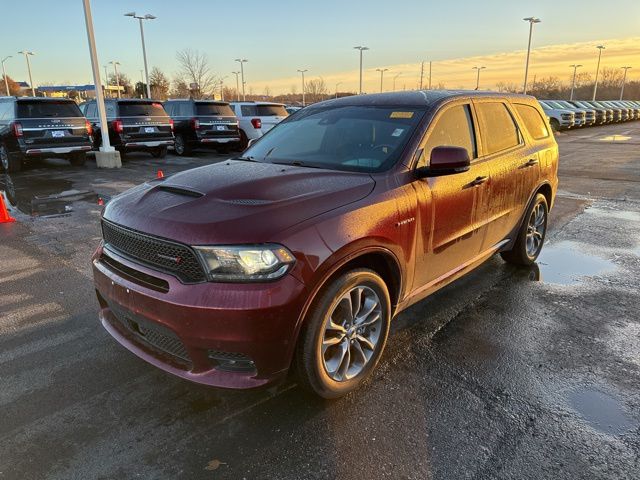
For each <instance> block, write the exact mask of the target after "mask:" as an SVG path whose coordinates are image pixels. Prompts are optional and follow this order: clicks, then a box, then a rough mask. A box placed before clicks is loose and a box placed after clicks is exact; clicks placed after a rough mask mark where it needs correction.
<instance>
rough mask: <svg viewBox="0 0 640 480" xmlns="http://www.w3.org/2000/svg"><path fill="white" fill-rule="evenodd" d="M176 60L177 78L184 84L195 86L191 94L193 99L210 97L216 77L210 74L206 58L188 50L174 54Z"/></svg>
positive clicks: (199, 53)
mask: <svg viewBox="0 0 640 480" xmlns="http://www.w3.org/2000/svg"><path fill="white" fill-rule="evenodd" d="M176 60H178V64H179V65H180V72H179V76H180V77H181V80H182V81H184V82H185V83H186V84H192V83H194V84H196V85H197V88H195V89H194V90H193V92H192V95H193V97H195V98H202V97H206V96H210V95H211V94H212V93H213V90H214V89H215V86H216V84H217V78H216V76H215V75H214V74H213V73H212V72H211V67H210V65H209V60H208V59H207V56H206V55H205V54H204V53H202V52H199V51H197V50H191V49H189V48H187V49H184V50H180V51H179V52H177V53H176Z"/></svg>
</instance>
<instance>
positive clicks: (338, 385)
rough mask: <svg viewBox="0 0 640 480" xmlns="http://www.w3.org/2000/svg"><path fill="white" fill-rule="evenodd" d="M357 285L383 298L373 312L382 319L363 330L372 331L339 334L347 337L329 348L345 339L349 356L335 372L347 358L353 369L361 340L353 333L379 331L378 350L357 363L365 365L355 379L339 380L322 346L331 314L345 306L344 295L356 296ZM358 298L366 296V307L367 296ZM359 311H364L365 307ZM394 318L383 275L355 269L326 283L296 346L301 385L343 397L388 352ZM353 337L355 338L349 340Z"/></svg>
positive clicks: (361, 307)
mask: <svg viewBox="0 0 640 480" xmlns="http://www.w3.org/2000/svg"><path fill="white" fill-rule="evenodd" d="M356 288H362V289H364V290H366V291H367V292H369V293H367V295H369V294H370V293H371V292H373V293H374V294H375V296H377V297H375V296H374V298H377V299H378V300H379V304H378V305H379V309H378V310H376V311H375V312H371V313H372V314H375V316H376V318H378V315H379V318H380V321H379V322H378V321H376V323H375V324H373V325H370V326H369V327H365V328H364V329H363V330H367V329H369V331H368V333H366V332H362V335H359V334H360V333H361V331H360V329H357V328H356V327H355V326H351V327H350V328H343V330H344V333H339V334H338V335H341V336H342V338H343V340H342V341H340V342H339V343H337V344H335V345H333V346H332V347H328V348H327V349H326V351H327V352H329V348H334V347H335V348H341V347H342V346H344V344H345V343H344V342H345V341H346V349H347V350H348V352H349V355H347V356H344V355H343V360H340V361H339V362H338V364H337V367H336V370H335V371H334V374H335V373H336V372H337V371H339V370H341V366H342V365H343V363H342V362H343V361H344V358H347V367H346V369H348V368H349V365H350V363H349V362H350V359H351V353H350V352H351V349H352V348H353V349H354V351H355V347H353V345H354V341H355V342H358V340H353V338H354V337H353V336H352V337H349V335H358V336H360V337H362V336H366V335H367V334H369V335H371V334H372V333H373V335H375V334H377V335H378V337H377V340H376V343H375V347H374V349H373V350H370V351H371V353H370V357H369V359H368V360H366V361H364V362H361V363H362V365H357V364H356V363H354V365H355V367H356V368H361V370H360V371H359V372H358V373H357V374H355V375H354V376H353V377H351V378H347V379H343V380H336V379H334V378H333V377H332V376H331V374H330V372H329V371H328V369H327V367H326V361H325V358H326V353H324V352H323V347H322V343H323V339H324V338H325V334H326V332H325V327H326V325H327V324H328V322H329V318H330V316H331V314H332V313H334V312H337V311H338V308H343V307H341V306H342V305H344V304H343V303H341V301H340V300H341V299H342V298H343V296H349V298H350V299H352V298H354V297H352V296H351V293H350V292H351V291H353V290H354V289H356ZM357 298H359V299H362V304H361V306H359V307H358V309H364V308H365V304H366V301H367V300H366V298H367V297H366V296H365V294H364V293H363V294H362V296H359V297H357ZM358 311H359V312H362V310H358ZM376 312H377V313H376ZM365 318H373V317H365ZM390 321H391V299H390V297H389V290H388V289H387V286H386V285H385V283H384V281H383V280H382V278H381V277H380V275H378V274H377V273H376V272H374V271H373V270H369V269H364V268H361V269H357V270H352V271H350V272H347V273H345V274H344V275H341V276H340V277H338V278H336V279H335V280H333V281H332V282H331V283H329V284H328V285H326V286H325V287H324V288H323V289H322V290H321V291H320V293H319V294H318V297H317V298H316V299H315V300H314V302H313V305H312V306H311V308H310V310H309V312H308V314H307V318H306V321H305V325H304V327H303V329H302V331H301V333H300V338H299V340H298V346H297V349H296V367H297V372H298V377H299V379H300V383H301V385H302V386H303V387H304V388H306V389H308V390H310V391H312V392H314V393H315V394H317V395H319V396H321V397H323V398H327V399H332V398H339V397H342V396H344V395H346V394H348V393H350V392H352V391H353V390H355V389H357V388H358V387H359V386H360V385H361V384H362V383H363V382H364V381H365V380H366V379H367V378H368V377H369V375H370V374H371V372H372V371H373V370H374V369H375V367H376V365H377V363H378V361H379V359H380V357H381V355H382V352H383V351H384V346H385V344H386V341H387V336H388V334H389V324H390ZM343 323H344V325H349V321H348V320H345V321H344V322H343ZM351 325H353V324H351ZM354 329H356V331H354ZM376 329H379V330H378V332H376ZM349 332H350V333H349ZM349 338H352V339H351V340H349ZM359 345H360V348H359V350H360V352H362V351H363V350H362V345H363V344H362V343H359ZM354 358H355V355H354ZM361 358H364V357H361ZM347 373H348V372H347ZM345 376H346V375H345Z"/></svg>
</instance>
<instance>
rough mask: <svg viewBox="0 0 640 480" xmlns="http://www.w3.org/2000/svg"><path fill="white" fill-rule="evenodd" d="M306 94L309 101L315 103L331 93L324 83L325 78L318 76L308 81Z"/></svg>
mask: <svg viewBox="0 0 640 480" xmlns="http://www.w3.org/2000/svg"><path fill="white" fill-rule="evenodd" d="M305 94H306V101H307V102H308V103H315V102H319V101H321V100H323V99H324V98H325V97H326V96H327V95H328V94H329V89H328V88H327V85H326V84H325V83H324V79H323V78H322V77H318V78H315V79H313V80H309V81H307V82H306V85H305Z"/></svg>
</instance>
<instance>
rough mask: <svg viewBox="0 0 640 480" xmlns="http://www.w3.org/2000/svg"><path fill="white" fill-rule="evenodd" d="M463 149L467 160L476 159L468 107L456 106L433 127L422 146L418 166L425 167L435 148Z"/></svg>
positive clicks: (444, 114) (446, 112)
mask: <svg viewBox="0 0 640 480" xmlns="http://www.w3.org/2000/svg"><path fill="white" fill-rule="evenodd" d="M442 146H450V147H464V148H466V149H467V151H468V152H469V158H476V157H477V154H476V140H475V134H474V131H473V121H472V120H471V113H470V111H469V105H458V106H455V107H451V108H449V109H448V110H446V111H445V112H444V113H443V114H442V115H441V116H440V117H439V118H438V119H437V120H436V123H435V124H434V125H433V129H432V130H431V131H430V133H429V137H428V138H427V143H426V144H425V146H424V150H423V153H422V157H421V158H420V161H419V162H418V166H420V167H422V166H425V165H426V164H427V162H428V160H429V158H431V150H433V149H434V148H436V147H442Z"/></svg>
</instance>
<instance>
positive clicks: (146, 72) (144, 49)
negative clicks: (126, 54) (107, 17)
mask: <svg viewBox="0 0 640 480" xmlns="http://www.w3.org/2000/svg"><path fill="white" fill-rule="evenodd" d="M124 16H125V17H132V18H137V19H138V20H139V21H140V38H141V39H142V58H143V60H144V78H145V80H146V82H147V98H151V86H150V85H149V67H148V66H147V47H146V46H145V44H144V27H143V26H142V21H143V20H155V19H156V18H157V17H155V16H153V15H151V14H149V13H147V14H146V15H145V16H144V17H139V16H137V15H136V12H129V13H125V14H124Z"/></svg>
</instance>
